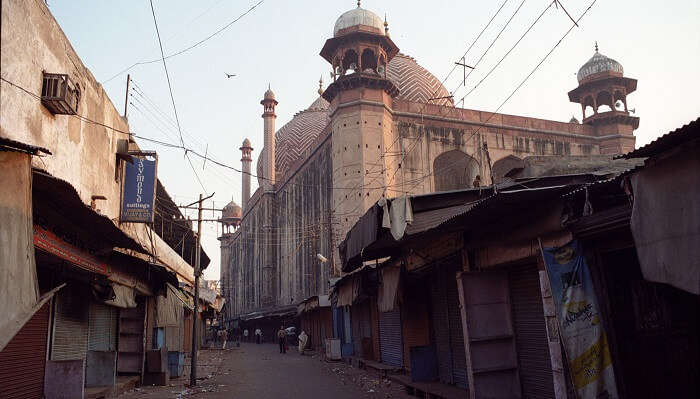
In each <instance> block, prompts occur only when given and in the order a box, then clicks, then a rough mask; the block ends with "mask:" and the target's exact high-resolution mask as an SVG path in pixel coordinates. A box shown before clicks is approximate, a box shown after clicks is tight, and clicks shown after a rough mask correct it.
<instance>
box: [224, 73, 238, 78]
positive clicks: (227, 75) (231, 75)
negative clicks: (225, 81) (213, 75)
mask: <svg viewBox="0 0 700 399" xmlns="http://www.w3.org/2000/svg"><path fill="white" fill-rule="evenodd" d="M224 75H226V77H227V78H232V77H234V76H236V74H235V73H226V72H224Z"/></svg>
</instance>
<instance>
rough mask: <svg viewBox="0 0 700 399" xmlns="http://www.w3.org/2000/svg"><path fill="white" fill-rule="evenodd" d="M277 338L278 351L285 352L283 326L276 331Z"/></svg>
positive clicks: (285, 338)
mask: <svg viewBox="0 0 700 399" xmlns="http://www.w3.org/2000/svg"><path fill="white" fill-rule="evenodd" d="M277 340H278V341H279V343H280V353H287V332H286V331H285V330H284V326H280V329H279V331H277Z"/></svg>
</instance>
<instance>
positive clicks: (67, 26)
mask: <svg viewBox="0 0 700 399" xmlns="http://www.w3.org/2000/svg"><path fill="white" fill-rule="evenodd" d="M259 1H260V0H199V1H182V0H153V6H154V9H155V14H156V17H157V22H158V28H159V30H160V36H161V39H162V40H163V47H164V51H165V54H166V55H167V54H172V53H174V52H177V51H180V50H182V49H184V48H187V47H190V46H191V45H193V44H195V43H197V42H199V41H200V40H202V39H204V38H206V37H208V36H210V35H211V34H212V33H214V32H216V31H217V30H219V29H220V28H222V27H224V26H225V25H227V24H229V23H231V22H232V21H233V20H235V19H236V18H237V17H239V16H240V15H241V14H243V13H244V12H245V11H247V10H248V9H250V8H251V7H252V6H253V5H255V4H256V3H258V2H259ZM503 1H506V3H505V6H504V7H503V9H502V10H501V12H500V13H499V14H498V16H496V18H495V19H494V20H493V22H492V23H491V25H490V26H489V28H488V29H486V30H485V31H484V33H483V35H482V36H481V38H480V39H479V40H477V41H476V42H474V40H475V39H476V37H477V36H478V35H479V32H481V30H482V29H483V28H484V26H486V24H487V22H488V21H489V19H491V17H492V16H493V15H494V13H495V12H496V10H497V9H498V8H499V7H500V6H501V4H503ZM592 1H593V0H562V1H561V3H562V4H563V5H564V6H565V7H566V10H567V11H568V12H569V13H570V14H571V15H572V16H573V17H574V18H578V17H579V16H580V15H581V14H582V13H583V12H584V11H585V10H586V9H587V8H588V7H589V5H590V4H591V2H592ZM550 3H551V0H492V1H474V0H471V1H466V0H459V1H457V0H432V1H418V0H364V1H362V7H363V8H366V9H368V10H371V11H373V12H375V13H376V14H377V15H380V16H382V17H383V16H384V15H386V16H387V20H388V22H389V29H390V34H391V37H392V39H393V41H394V42H395V43H396V44H397V46H398V47H399V48H400V49H401V52H403V53H405V54H409V55H411V56H413V57H414V58H415V59H416V60H417V62H418V63H419V64H420V65H421V66H423V67H424V68H426V69H428V70H429V71H430V72H432V73H433V74H434V75H435V76H436V77H437V78H438V79H440V80H443V79H445V78H446V77H447V76H448V73H449V72H450V70H452V69H453V65H454V62H455V61H457V60H459V59H460V58H461V57H462V56H463V55H464V53H465V51H466V50H467V48H468V47H469V46H470V45H471V44H472V43H475V44H474V46H473V47H472V48H471V49H470V51H469V52H468V53H467V55H466V61H467V64H471V65H473V64H475V63H476V62H477V61H478V60H479V58H481V57H482V55H483V54H485V56H484V57H483V59H482V61H481V62H480V63H479V64H478V66H477V67H476V69H475V70H474V72H473V73H472V74H471V75H470V76H469V77H468V79H467V82H466V89H465V87H460V88H458V89H457V86H458V85H459V84H460V83H461V82H462V78H463V76H462V71H461V70H457V71H454V73H453V74H452V75H451V76H449V78H447V80H446V82H445V87H446V88H447V89H448V90H449V91H450V92H453V91H454V93H453V94H454V96H455V98H456V99H460V98H462V96H464V95H465V94H466V93H467V92H468V91H470V90H472V88H473V87H475V86H476V89H475V90H473V91H472V92H471V94H469V95H468V96H467V97H466V98H465V101H464V106H465V107H466V108H471V109H479V110H485V111H495V110H496V109H497V108H498V107H499V106H500V105H501V103H503V101H504V100H506V98H508V96H509V95H510V94H511V93H512V92H513V90H514V89H515V88H516V87H517V86H518V85H519V84H520V83H521V82H522V81H523V80H524V79H525V78H526V76H527V75H528V74H529V73H530V72H531V71H532V70H533V69H534V68H535V67H536V65H537V64H538V63H539V62H540V61H541V60H542V58H543V57H544V56H545V55H546V54H547V53H548V52H549V51H550V50H551V49H552V48H553V47H554V46H555V44H556V43H557V42H558V41H559V40H560V39H561V38H562V36H563V35H564V33H565V32H566V31H567V30H569V28H570V27H571V26H572V22H571V20H570V19H569V17H568V16H567V15H566V14H565V13H564V12H563V10H562V9H560V8H555V7H553V6H551V7H549V8H548V9H547V11H545V12H544V14H543V16H542V17H541V19H540V20H539V21H538V22H537V23H536V24H535V25H534V27H533V28H532V30H531V31H530V32H529V33H528V34H527V35H525V36H524V38H523V39H522V41H521V42H520V43H519V44H518V45H517V46H515V48H514V50H513V51H512V52H511V53H510V54H509V55H508V56H507V57H506V58H505V59H504V60H503V62H502V63H501V64H500V66H499V67H498V68H496V69H495V70H494V72H493V73H491V74H490V75H489V76H488V77H486V78H485V79H484V80H483V82H481V83H479V82H480V81H481V80H482V78H484V76H485V75H486V73H487V72H488V71H489V70H490V69H491V68H492V67H493V66H494V65H495V64H496V63H497V62H498V61H499V60H500V59H501V58H502V57H503V55H504V54H505V53H506V52H507V51H508V50H509V49H510V48H511V47H513V45H514V44H515V43H516V42H517V41H518V39H519V38H520V37H521V36H522V35H523V33H524V32H525V31H526V30H527V29H528V27H529V26H531V25H532V24H533V22H534V21H535V19H536V18H537V17H538V16H539V15H540V13H542V12H543V10H545V9H546V8H547V5H549V4H550ZM48 5H49V9H50V10H51V12H52V13H53V15H54V17H55V18H56V20H57V21H58V23H59V24H60V25H61V27H62V29H63V30H64V32H65V33H66V35H67V36H68V39H69V40H70V41H71V43H72V45H73V47H74V48H75V49H76V51H77V53H78V55H79V56H80V57H81V59H82V61H83V63H84V64H85V65H86V66H87V67H88V68H89V69H90V70H91V71H92V73H93V75H94V76H95V78H96V79H97V80H98V81H100V82H102V84H103V86H104V88H105V90H106V92H107V94H108V95H109V97H110V98H111V100H112V102H113V103H114V104H115V106H116V107H117V109H119V110H123V106H124V97H125V92H126V74H127V73H129V74H131V78H132V80H133V83H132V87H134V90H133V91H132V96H131V99H130V102H131V103H133V105H130V106H129V107H130V109H129V123H130V127H131V130H132V131H133V132H135V133H136V134H138V135H141V136H145V137H150V138H153V139H157V140H162V141H166V142H171V143H177V142H179V140H180V138H179V134H178V130H177V127H176V124H175V123H174V122H172V121H174V119H175V118H174V112H173V106H172V103H171V99H170V92H169V89H168V83H167V80H166V75H165V72H164V68H163V64H162V62H153V63H149V64H143V65H138V66H135V67H133V68H131V69H130V70H128V71H127V72H124V73H121V74H120V73H119V72H121V71H123V70H124V69H126V68H127V67H129V66H131V65H132V64H134V63H137V62H140V61H149V60H154V59H158V58H159V57H160V50H159V47H158V40H157V37H156V31H155V27H154V21H153V15H152V13H151V6H150V3H149V1H148V0H122V1H118V2H116V1H106V0H102V1H96V0H48ZM355 7H356V2H355V0H326V1H320V0H296V1H290V0H263V2H262V3H261V4H259V5H258V6H257V7H256V8H255V9H253V10H252V11H251V12H250V13H249V14H247V15H246V16H244V17H242V18H241V19H240V20H239V21H237V22H235V23H233V24H231V25H230V26H229V27H228V28H226V29H224V30H223V31H222V32H221V33H219V34H217V35H215V36H213V37H212V38H211V39H209V40H206V41H204V42H203V43H201V44H200V45H198V46H197V47H194V48H193V49H191V50H189V51H186V52H184V53H182V54H180V55H177V56H175V57H172V58H169V59H167V61H166V62H167V67H168V72H169V75H170V81H171V84H172V93H173V97H174V100H175V105H176V109H177V115H178V119H179V121H180V125H181V128H182V131H183V138H184V142H185V143H186V146H188V147H190V148H193V149H196V150H198V151H200V152H202V153H204V152H207V154H208V155H209V156H211V157H212V159H215V160H217V161H220V162H223V163H225V164H228V165H231V166H234V167H236V168H240V165H241V162H240V159H241V153H240V151H239V147H240V146H241V143H242V142H243V139H244V138H249V139H250V141H251V143H252V146H253V148H254V151H253V167H254V168H255V165H256V163H257V157H258V156H259V155H260V153H261V150H262V147H263V121H262V118H261V117H260V116H261V114H262V106H261V105H260V100H261V99H262V96H263V93H264V92H265V90H266V89H267V87H268V84H269V85H270V87H271V88H272V89H273V91H274V92H275V94H276V97H277V100H278V101H279V105H278V106H277V115H278V117H277V128H278V129H279V128H280V127H282V126H283V125H284V123H286V122H288V121H289V120H290V119H291V118H292V117H293V116H294V114H295V113H296V112H298V111H300V110H302V109H305V108H306V107H308V106H309V105H310V104H311V103H312V102H313V101H314V100H315V99H316V98H317V97H318V93H317V90H318V80H319V77H323V80H324V87H325V86H327V84H328V81H329V80H330V76H329V72H330V71H331V67H330V66H329V64H328V63H327V62H326V61H325V60H323V59H322V58H321V57H320V56H319V55H318V53H319V51H320V50H321V48H322V47H323V44H324V42H325V40H326V39H328V38H330V37H331V36H332V33H333V25H334V24H335V20H336V19H337V18H338V16H340V15H341V14H342V13H343V12H345V11H348V10H350V9H352V8H355ZM518 7H520V9H519V10H518V12H517V13H516V9H518ZM514 14H515V16H514V17H512V20H511V22H510V23H509V24H507V26H506V22H507V21H508V19H509V18H511V16H512V15H514ZM504 26H506V28H505V30H504V31H503V33H502V34H501V35H500V37H498V39H497V40H496V41H495V42H494V39H495V38H496V37H497V35H498V33H499V31H500V30H501V29H502V28H503V27H504ZM698 26H700V1H698V0H674V1H665V2H660V1H656V0H639V1H619V0H617V1H612V0H596V1H595V2H594V4H593V6H592V7H591V8H590V10H589V11H588V13H586V14H585V16H584V17H583V18H582V19H581V20H580V21H579V26H578V27H577V28H574V29H573V30H572V31H571V33H569V35H568V36H566V38H564V39H563V40H562V41H561V43H560V44H559V46H557V47H556V49H555V50H554V52H552V54H551V55H550V56H549V57H548V58H547V60H546V61H545V62H544V63H543V64H542V65H541V66H540V67H539V68H537V69H536V71H535V72H534V74H533V75H532V76H531V77H530V78H529V79H527V80H526V81H525V83H524V84H523V85H522V86H521V87H520V88H519V89H518V90H517V91H516V92H515V94H514V95H513V96H512V97H511V98H510V99H509V100H508V101H507V102H506V103H505V104H504V105H503V107H502V108H501V109H500V112H503V113H508V114H515V115H522V116H530V117H538V118H545V119H553V120H558V121H568V120H569V119H570V118H571V117H572V116H575V117H577V118H578V119H579V120H580V119H581V108H580V106H579V105H577V104H573V103H570V102H569V101H568V97H567V92H568V91H570V90H572V89H574V88H575V87H576V86H577V81H576V76H575V74H576V72H577V71H578V69H579V68H580V67H581V66H582V65H583V64H584V63H585V62H586V61H587V60H588V59H589V58H590V57H591V56H592V55H593V52H594V44H595V42H596V41H597V42H598V45H599V47H600V52H601V53H602V54H604V55H607V56H608V57H610V58H613V59H615V60H617V61H618V62H620V63H621V64H622V65H623V67H624V72H625V76H627V77H631V78H635V79H638V86H637V91H636V92H635V93H632V94H631V95H629V96H628V99H627V102H628V106H629V108H631V109H635V115H636V116H639V117H640V118H641V121H640V126H639V129H638V130H637V131H636V132H635V134H636V137H637V146H640V145H644V144H647V143H649V142H650V141H652V140H653V139H655V138H656V137H658V136H660V135H662V134H665V133H667V132H669V131H670V130H673V129H675V128H677V127H680V126H682V125H684V124H686V123H688V122H690V121H691V120H694V119H696V118H697V117H698V116H700V96H698V95H697V93H698V92H700V79H699V78H698V71H700V29H699V28H698ZM492 42H494V44H493V46H492V47H491V48H490V49H489V50H488V51H486V49H487V48H488V47H489V45H490V44H491V43H492ZM225 73H229V74H236V76H235V77H231V78H227V77H226V76H225ZM477 84H478V86H477ZM455 89H456V90H455ZM139 144H140V146H141V148H143V149H148V150H156V151H158V154H159V163H158V166H159V167H158V174H159V176H158V177H159V178H160V180H161V181H162V182H163V184H164V185H165V187H166V189H167V191H168V192H169V193H170V195H171V197H173V199H174V200H175V202H176V203H178V204H182V205H184V204H185V203H189V202H192V201H194V200H195V199H196V198H197V197H198V195H199V194H200V193H203V192H205V193H207V194H211V193H215V195H214V197H213V199H212V200H213V202H209V203H207V204H206V205H207V206H213V207H215V208H221V207H223V206H224V205H225V204H226V203H228V202H229V201H231V200H232V199H233V200H235V201H236V203H238V204H240V203H241V201H240V197H241V176H240V173H238V172H235V171H233V170H230V169H225V168H222V167H219V166H216V165H214V164H212V163H211V162H207V163H206V164H203V163H202V161H201V160H200V159H197V158H195V157H191V161H192V164H193V167H192V166H190V164H189V163H188V161H187V159H186V158H184V156H183V151H182V150H176V149H170V148H166V147H162V146H159V145H157V144H153V143H148V142H145V141H140V142H139ZM193 169H194V171H196V175H198V177H197V176H196V175H195V172H194V171H193ZM198 178H199V180H201V182H202V184H203V186H204V188H202V186H201V185H200V183H199V182H198ZM252 180H253V184H254V185H253V191H254V190H255V188H256V185H257V181H256V179H255V178H253V179H252ZM189 215H190V216H191V217H193V218H194V217H196V214H195V213H193V212H190V213H189ZM218 216H219V214H216V215H214V214H212V213H211V212H208V213H205V217H207V218H215V217H218ZM219 232H220V226H217V224H216V223H211V222H208V223H205V226H204V229H203V234H202V241H203V246H204V249H205V251H206V252H207V254H208V255H209V257H210V258H211V260H212V261H211V264H210V265H209V267H208V268H207V269H206V270H205V272H204V277H205V278H207V279H218V278H219V273H220V264H219V263H220V260H219V259H220V249H219V241H218V240H217V237H218V235H219Z"/></svg>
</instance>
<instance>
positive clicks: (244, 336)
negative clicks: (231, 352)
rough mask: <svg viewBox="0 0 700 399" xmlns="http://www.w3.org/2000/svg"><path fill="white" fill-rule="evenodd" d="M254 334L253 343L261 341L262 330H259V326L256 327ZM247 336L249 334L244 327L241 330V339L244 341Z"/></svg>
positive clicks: (246, 339)
mask: <svg viewBox="0 0 700 399" xmlns="http://www.w3.org/2000/svg"><path fill="white" fill-rule="evenodd" d="M254 334H255V343H256V344H260V343H261V342H262V331H261V330H260V328H256V329H255V332H254ZM248 336H249V334H248V329H247V328H246V329H245V330H243V341H244V342H248Z"/></svg>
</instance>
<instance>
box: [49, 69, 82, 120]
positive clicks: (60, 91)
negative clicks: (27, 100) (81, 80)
mask: <svg viewBox="0 0 700 399" xmlns="http://www.w3.org/2000/svg"><path fill="white" fill-rule="evenodd" d="M79 102H80V89H79V88H78V86H77V85H76V84H75V83H74V82H73V81H72V80H71V79H70V78H69V77H68V75H66V74H60V73H47V72H44V81H43V84H42V87H41V103H42V104H44V106H45V107H46V108H48V109H49V111H51V113H53V114H62V115H75V114H77V113H78V103H79Z"/></svg>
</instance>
